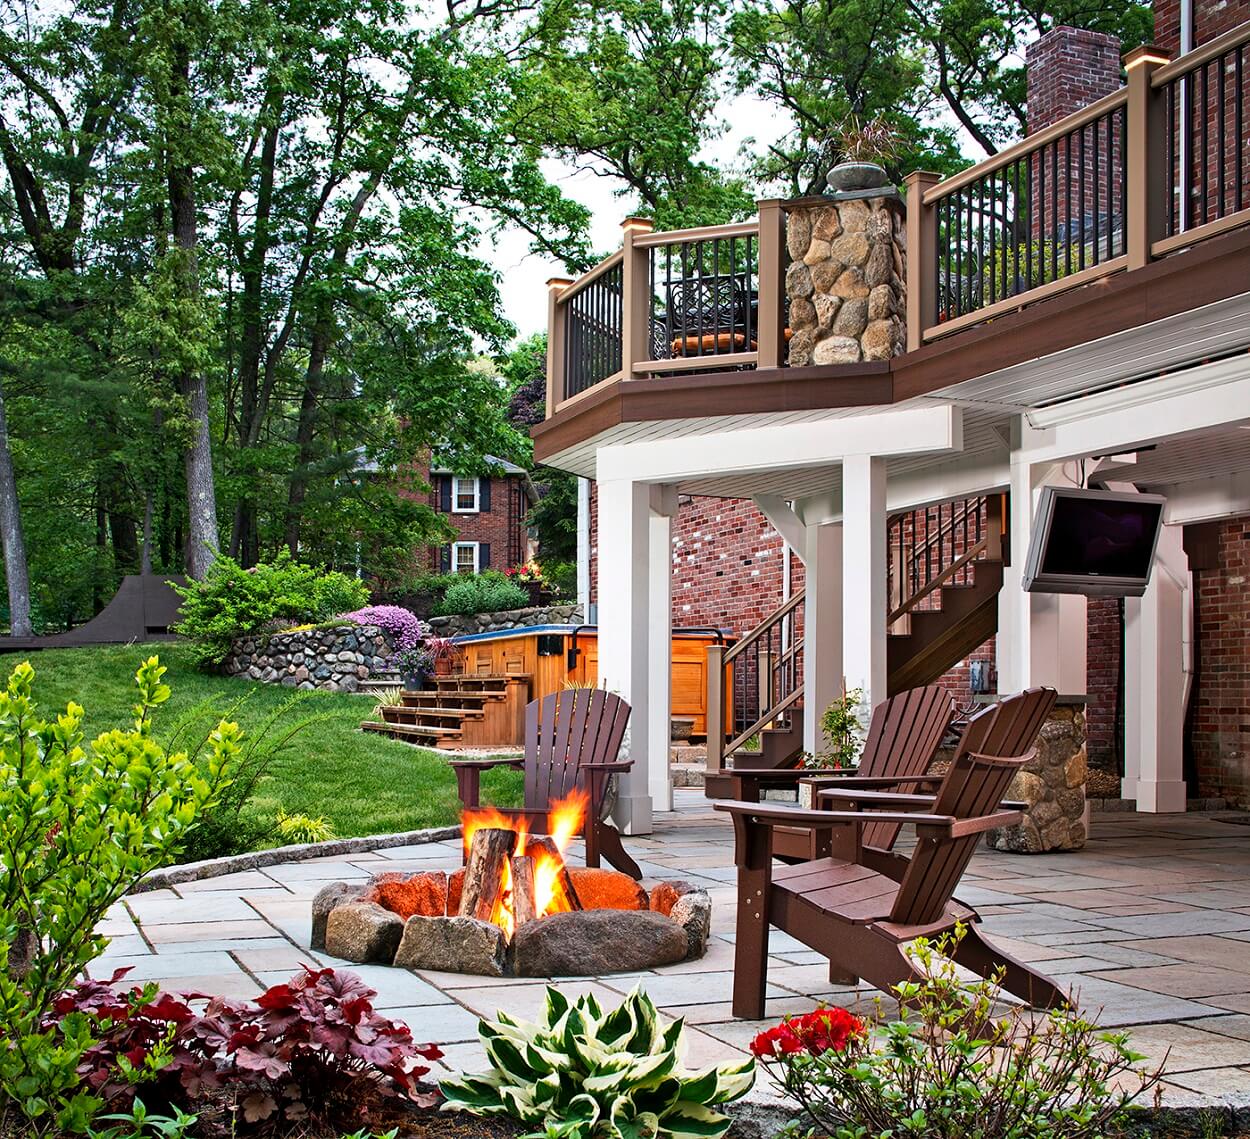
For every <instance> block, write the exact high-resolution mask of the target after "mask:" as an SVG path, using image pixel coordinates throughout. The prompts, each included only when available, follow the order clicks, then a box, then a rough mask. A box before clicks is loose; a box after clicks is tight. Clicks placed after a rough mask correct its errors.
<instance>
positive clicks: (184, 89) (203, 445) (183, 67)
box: [168, 42, 218, 578]
mask: <svg viewBox="0 0 1250 1139" xmlns="http://www.w3.org/2000/svg"><path fill="white" fill-rule="evenodd" d="M170 79H171V82H170V91H171V94H172V97H173V99H174V100H175V101H179V100H189V99H190V98H191V52H190V48H189V46H188V45H187V44H186V43H185V42H178V43H176V44H175V45H174V50H173V61H172V64H171V76H170ZM188 119H189V116H187V115H183V116H182V122H183V126H184V129H189V124H188V123H187V120H188ZM189 147H190V140H189V139H186V138H183V139H180V140H179V145H178V147H177V148H176V149H175V150H174V151H173V153H174V154H175V155H177V157H175V158H174V159H173V160H171V161H170V163H169V168H168V182H169V209H170V215H171V219H172V223H173V237H174V245H175V246H176V247H177V249H178V250H180V251H181V254H182V256H183V261H182V264H181V265H180V266H179V272H180V274H181V278H182V288H183V290H184V295H185V296H187V297H191V298H196V297H198V295H199V290H200V286H199V278H198V267H197V266H198V260H197V257H198V244H199V235H198V232H197V229H196V220H195V170H194V168H193V167H192V165H191V164H190V162H189V161H186V160H185V159H184V158H182V157H181V156H182V155H184V154H185V153H186V152H187V150H188V149H189ZM178 390H179V393H180V394H181V396H182V398H183V401H184V403H185V405H186V410H187V415H188V417H189V418H190V420H191V432H192V434H191V443H190V446H188V448H187V451H186V455H185V460H184V465H185V469H186V478H187V531H188V532H187V567H186V568H187V574H188V576H189V577H193V578H202V577H204V575H205V574H207V573H208V570H209V567H210V566H211V565H212V564H213V561H214V560H215V559H216V557H217V542H218V538H217V497H216V491H215V488H214V485H213V450H212V440H211V437H210V435H209V420H208V383H207V381H206V379H205V377H204V373H203V372H202V371H201V370H199V369H197V368H187V369H186V370H185V371H183V373H182V375H180V376H179V377H178Z"/></svg>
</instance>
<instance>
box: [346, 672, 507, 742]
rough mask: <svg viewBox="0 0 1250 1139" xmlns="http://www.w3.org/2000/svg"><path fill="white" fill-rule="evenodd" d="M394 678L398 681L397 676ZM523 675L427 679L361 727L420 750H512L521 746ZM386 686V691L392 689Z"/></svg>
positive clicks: (382, 709) (456, 675)
mask: <svg viewBox="0 0 1250 1139" xmlns="http://www.w3.org/2000/svg"><path fill="white" fill-rule="evenodd" d="M396 680H398V677H396ZM529 680H530V678H529V677H528V676H511V675H508V676H468V675H464V674H455V675H452V676H432V677H430V678H429V680H428V684H429V687H427V688H423V689H420V690H412V689H406V690H405V691H404V692H403V693H402V694H401V695H400V702H399V703H398V704H388V705H385V706H384V707H381V708H379V709H378V710H377V712H376V713H375V717H376V718H374V719H371V720H367V721H365V722H364V723H362V724H361V725H360V726H361V728H362V729H363V730H364V731H367V732H378V733H381V734H383V735H389V736H391V737H392V738H393V739H398V740H403V741H405V742H407V743H413V744H417V745H420V746H424V747H492V746H500V747H511V746H516V745H518V744H520V743H521V739H522V735H523V732H524V723H525V705H526V704H528V703H529ZM395 686H396V685H393V684H392V685H389V686H386V687H391V688H393V687H395Z"/></svg>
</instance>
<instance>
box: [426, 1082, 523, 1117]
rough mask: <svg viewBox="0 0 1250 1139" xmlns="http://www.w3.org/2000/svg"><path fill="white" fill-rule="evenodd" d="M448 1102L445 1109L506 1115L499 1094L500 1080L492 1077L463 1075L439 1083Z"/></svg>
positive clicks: (444, 1105) (444, 1106) (443, 1107)
mask: <svg viewBox="0 0 1250 1139" xmlns="http://www.w3.org/2000/svg"><path fill="white" fill-rule="evenodd" d="M439 1087H440V1089H441V1090H442V1093H443V1096H444V1097H445V1100H446V1102H445V1103H444V1104H443V1106H442V1110H443V1111H467V1112H470V1113H471V1114H473V1115H506V1114H507V1113H508V1112H507V1107H506V1105H505V1104H504V1101H503V1100H502V1099H501V1098H500V1095H499V1081H498V1080H496V1079H493V1078H491V1077H482V1076H461V1077H458V1078H456V1077H453V1078H452V1079H447V1080H443V1081H442V1082H441V1083H440V1084H439Z"/></svg>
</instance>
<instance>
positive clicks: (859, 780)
mask: <svg viewBox="0 0 1250 1139" xmlns="http://www.w3.org/2000/svg"><path fill="white" fill-rule="evenodd" d="M803 782H805V783H807V784H809V785H811V786H812V787H815V788H818V789H819V788H825V787H860V788H864V789H868V790H870V789H872V788H873V787H897V786H899V784H901V783H921V784H924V783H941V782H942V776H940V775H834V776H828V775H816V776H809V777H808V778H806V779H804V780H803Z"/></svg>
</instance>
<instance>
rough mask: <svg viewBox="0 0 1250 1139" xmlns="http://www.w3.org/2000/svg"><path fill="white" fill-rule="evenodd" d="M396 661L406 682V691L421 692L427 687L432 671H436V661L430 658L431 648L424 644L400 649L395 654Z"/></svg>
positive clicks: (397, 668) (396, 666)
mask: <svg viewBox="0 0 1250 1139" xmlns="http://www.w3.org/2000/svg"><path fill="white" fill-rule="evenodd" d="M394 663H395V668H396V670H397V671H398V672H399V675H400V677H401V679H402V680H403V682H404V690H405V691H406V692H420V691H421V689H423V688H424V687H425V684H426V681H427V680H428V679H429V676H430V673H431V672H433V671H434V662H433V661H432V660H431V659H430V653H429V650H428V649H426V648H425V647H424V646H423V645H414V646H413V647H412V648H409V649H400V651H399V652H397V653H396V654H395V662H394Z"/></svg>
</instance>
